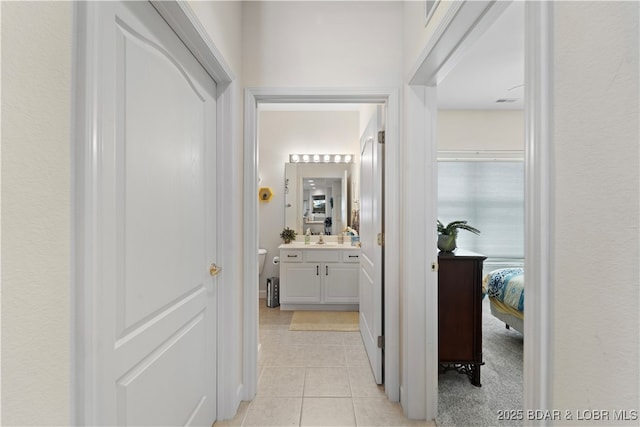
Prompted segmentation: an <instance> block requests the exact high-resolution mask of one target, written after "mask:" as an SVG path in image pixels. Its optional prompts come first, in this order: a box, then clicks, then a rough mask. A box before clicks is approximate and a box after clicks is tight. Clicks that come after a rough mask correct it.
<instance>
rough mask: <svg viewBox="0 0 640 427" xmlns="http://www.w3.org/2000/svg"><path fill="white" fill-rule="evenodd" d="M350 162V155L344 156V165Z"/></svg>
mask: <svg viewBox="0 0 640 427" xmlns="http://www.w3.org/2000/svg"><path fill="white" fill-rule="evenodd" d="M350 161H351V154H347V155H346V156H344V162H345V163H349V162H350Z"/></svg>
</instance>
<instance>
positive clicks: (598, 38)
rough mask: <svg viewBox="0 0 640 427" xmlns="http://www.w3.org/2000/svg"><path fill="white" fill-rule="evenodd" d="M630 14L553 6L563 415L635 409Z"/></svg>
mask: <svg viewBox="0 0 640 427" xmlns="http://www.w3.org/2000/svg"><path fill="white" fill-rule="evenodd" d="M638 12H639V4H638V3H637V2H579V3H573V2H556V3H554V14H555V16H554V31H555V37H554V41H555V55H554V58H553V60H554V86H555V89H554V99H555V102H554V130H553V139H554V158H555V165H554V166H553V168H554V171H555V182H554V183H553V185H554V188H555V194H554V200H553V203H554V204H555V209H554V212H553V214H554V218H553V220H554V222H555V224H554V228H555V240H554V243H553V246H554V249H553V253H552V254H551V256H552V263H553V265H552V267H553V273H552V274H553V277H552V280H553V290H552V292H553V296H552V298H553V303H554V307H553V311H552V315H553V323H552V324H553V325H554V331H553V345H554V349H553V354H552V355H551V356H552V359H551V360H552V366H553V372H554V376H553V400H552V403H553V405H554V407H555V408H559V409H563V410H570V411H572V413H574V414H575V411H576V410H585V409H590V408H597V409H627V410H631V409H635V410H636V411H638V410H640V407H639V402H640V366H639V365H638V360H640V352H639V350H640V314H639V313H640V310H639V303H640V286H639V285H640V253H639V249H640V248H639V246H640V210H639V207H640V197H639V196H640V194H639V189H640V141H639V138H640V136H639V135H640V125H639V121H640V111H639V108H638V105H639V98H638V96H639V93H640V91H639V89H640V88H639V86H638V85H639V81H640V76H639V73H638V66H639V65H638V64H639V62H638V57H639V33H638V16H639V14H638ZM633 423H637V419H636V421H635V422H632V423H631V424H633Z"/></svg>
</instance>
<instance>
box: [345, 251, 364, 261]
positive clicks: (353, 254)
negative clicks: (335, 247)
mask: <svg viewBox="0 0 640 427" xmlns="http://www.w3.org/2000/svg"><path fill="white" fill-rule="evenodd" d="M342 262H360V251H344V252H342Z"/></svg>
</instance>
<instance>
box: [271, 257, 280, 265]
mask: <svg viewBox="0 0 640 427" xmlns="http://www.w3.org/2000/svg"><path fill="white" fill-rule="evenodd" d="M271 262H272V263H273V265H278V264H280V257H279V256H274V257H273V260H272V261H271Z"/></svg>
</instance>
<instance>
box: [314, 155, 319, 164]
mask: <svg viewBox="0 0 640 427" xmlns="http://www.w3.org/2000/svg"><path fill="white" fill-rule="evenodd" d="M313 161H314V162H316V163H318V162H319V161H320V156H319V155H317V154H314V155H313Z"/></svg>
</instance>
